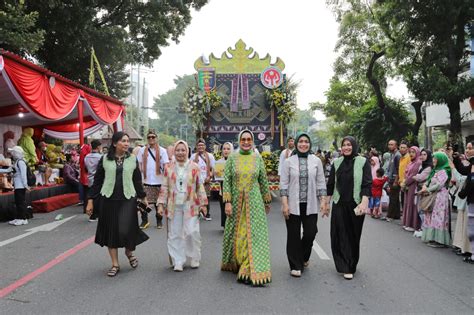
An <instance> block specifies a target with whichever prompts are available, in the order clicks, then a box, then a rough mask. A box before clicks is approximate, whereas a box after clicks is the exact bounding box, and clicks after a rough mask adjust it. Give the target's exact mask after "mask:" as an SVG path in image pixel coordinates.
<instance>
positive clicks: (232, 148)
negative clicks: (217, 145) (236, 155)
mask: <svg viewBox="0 0 474 315" xmlns="http://www.w3.org/2000/svg"><path fill="white" fill-rule="evenodd" d="M225 145H228V146H230V153H229V156H230V155H231V154H232V153H233V152H234V144H233V143H232V142H224V144H223V145H222V150H224V146H225ZM229 156H227V157H224V155H222V158H223V159H224V160H227V159H228V158H229Z"/></svg>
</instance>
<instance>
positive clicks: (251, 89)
mask: <svg viewBox="0 0 474 315" xmlns="http://www.w3.org/2000/svg"><path fill="white" fill-rule="evenodd" d="M194 68H195V70H196V71H197V74H196V81H197V86H196V87H191V88H190V89H188V90H187V91H186V93H185V97H184V107H185V110H186V111H187V112H188V113H189V114H190V116H191V118H192V121H193V127H194V128H195V130H197V135H198V136H202V137H204V138H206V139H207V140H208V143H209V145H210V146H212V145H222V144H223V143H224V142H227V141H230V142H236V138H237V135H238V133H239V132H240V131H242V130H244V129H250V130H251V131H253V132H254V134H255V143H256V145H257V146H259V147H260V148H263V146H265V145H266V146H269V147H270V149H271V150H277V149H279V148H280V147H281V146H283V145H284V143H285V138H286V131H285V130H286V127H285V126H286V124H287V123H288V122H289V121H290V120H291V119H292V117H293V115H294V113H295V110H296V92H295V91H294V89H293V88H292V87H291V86H290V85H289V84H288V80H287V78H286V75H285V74H284V73H283V70H284V69H285V63H284V62H283V60H281V59H280V58H278V57H277V58H276V61H275V62H274V63H272V62H271V57H270V55H268V54H267V55H266V56H265V57H264V58H260V56H259V54H258V53H257V52H256V51H254V49H253V48H251V47H248V48H247V45H246V44H245V43H244V42H243V41H242V40H239V41H238V42H237V43H236V44H235V48H228V49H227V51H225V52H223V53H222V55H221V57H220V58H217V57H215V56H214V54H211V55H210V56H209V58H208V60H205V59H204V58H203V57H201V58H198V59H197V60H196V61H195V63H194Z"/></svg>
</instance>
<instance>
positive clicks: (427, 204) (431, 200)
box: [420, 192, 437, 212]
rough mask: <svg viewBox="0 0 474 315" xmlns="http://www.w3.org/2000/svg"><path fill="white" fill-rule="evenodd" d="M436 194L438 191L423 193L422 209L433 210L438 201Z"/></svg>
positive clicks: (421, 199)
mask: <svg viewBox="0 0 474 315" xmlns="http://www.w3.org/2000/svg"><path fill="white" fill-rule="evenodd" d="M436 195H437V193H436V192H432V193H429V194H423V195H421V198H420V209H421V210H423V211H426V212H432V211H433V207H434V204H435V202H436Z"/></svg>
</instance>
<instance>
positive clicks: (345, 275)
mask: <svg viewBox="0 0 474 315" xmlns="http://www.w3.org/2000/svg"><path fill="white" fill-rule="evenodd" d="M344 279H346V280H352V279H354V275H353V274H352V273H345V274H344Z"/></svg>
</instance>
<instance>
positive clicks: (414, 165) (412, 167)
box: [405, 146, 421, 178]
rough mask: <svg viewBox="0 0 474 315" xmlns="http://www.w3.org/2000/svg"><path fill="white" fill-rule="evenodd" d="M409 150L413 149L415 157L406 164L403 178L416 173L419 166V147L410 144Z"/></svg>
mask: <svg viewBox="0 0 474 315" xmlns="http://www.w3.org/2000/svg"><path fill="white" fill-rule="evenodd" d="M410 150H413V151H415V157H414V158H413V159H412V160H411V161H410V163H409V164H408V166H407V168H406V170H405V178H408V177H413V176H415V175H416V174H418V170H419V169H420V166H421V159H420V156H421V151H420V148H418V147H417V146H412V147H410Z"/></svg>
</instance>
